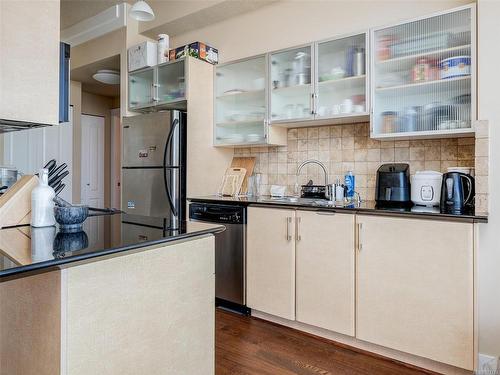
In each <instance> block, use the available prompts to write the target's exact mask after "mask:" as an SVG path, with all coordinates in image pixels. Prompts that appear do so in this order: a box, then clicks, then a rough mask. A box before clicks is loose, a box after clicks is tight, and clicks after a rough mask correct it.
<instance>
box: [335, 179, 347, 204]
mask: <svg viewBox="0 0 500 375" xmlns="http://www.w3.org/2000/svg"><path fill="white" fill-rule="evenodd" d="M344 194H345V193H344V185H342V184H341V183H340V178H337V182H336V183H335V201H336V202H342V201H343V200H344Z"/></svg>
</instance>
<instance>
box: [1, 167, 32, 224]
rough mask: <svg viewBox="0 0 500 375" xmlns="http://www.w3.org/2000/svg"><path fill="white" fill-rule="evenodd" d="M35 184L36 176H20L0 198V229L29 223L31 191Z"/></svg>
mask: <svg viewBox="0 0 500 375" xmlns="http://www.w3.org/2000/svg"><path fill="white" fill-rule="evenodd" d="M37 184H38V178H37V177H36V176H22V177H21V179H20V180H19V181H17V182H16V183H15V184H14V185H12V186H11V187H10V188H9V189H7V191H6V192H5V193H4V194H3V195H2V196H0V228H4V227H11V226H15V225H23V224H29V223H30V221H31V191H32V190H33V189H34V188H35V186H37Z"/></svg>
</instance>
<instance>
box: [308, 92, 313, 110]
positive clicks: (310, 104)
mask: <svg viewBox="0 0 500 375" xmlns="http://www.w3.org/2000/svg"><path fill="white" fill-rule="evenodd" d="M309 108H310V109H311V115H314V93H311V97H310V98H309Z"/></svg>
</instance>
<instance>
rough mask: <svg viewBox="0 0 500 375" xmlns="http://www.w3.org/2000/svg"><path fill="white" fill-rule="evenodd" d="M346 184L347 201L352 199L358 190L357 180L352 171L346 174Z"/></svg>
mask: <svg viewBox="0 0 500 375" xmlns="http://www.w3.org/2000/svg"><path fill="white" fill-rule="evenodd" d="M344 184H345V187H346V197H347V199H352V198H353V197H354V191H355V190H356V178H355V176H354V173H352V171H348V172H347V173H346V174H345V179H344Z"/></svg>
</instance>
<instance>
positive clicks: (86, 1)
mask: <svg viewBox="0 0 500 375" xmlns="http://www.w3.org/2000/svg"><path fill="white" fill-rule="evenodd" d="M124 2H127V3H131V4H132V3H134V2H135V1H134V0H61V30H64V29H66V28H67V27H70V26H73V25H74V24H76V23H78V22H80V21H83V20H85V19H87V18H89V17H92V16H95V15H96V14H98V13H100V12H102V11H104V10H106V9H108V8H110V7H112V6H113V5H116V4H121V3H124Z"/></svg>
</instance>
